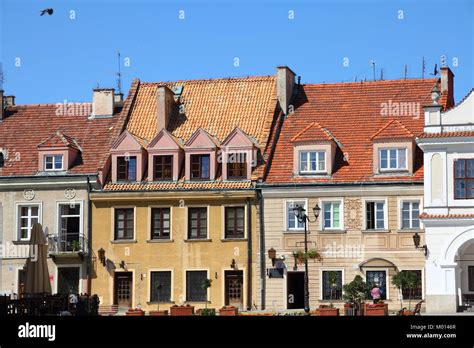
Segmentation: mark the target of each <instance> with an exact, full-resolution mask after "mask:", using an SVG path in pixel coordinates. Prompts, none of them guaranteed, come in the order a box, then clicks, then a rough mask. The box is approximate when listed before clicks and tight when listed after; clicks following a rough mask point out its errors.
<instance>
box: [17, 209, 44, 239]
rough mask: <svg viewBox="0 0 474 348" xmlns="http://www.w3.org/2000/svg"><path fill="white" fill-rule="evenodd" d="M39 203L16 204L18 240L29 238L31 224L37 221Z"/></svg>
mask: <svg viewBox="0 0 474 348" xmlns="http://www.w3.org/2000/svg"><path fill="white" fill-rule="evenodd" d="M39 212H40V208H39V205H20V206H18V219H19V221H18V240H30V233H31V228H32V227H33V224H35V223H37V222H39Z"/></svg>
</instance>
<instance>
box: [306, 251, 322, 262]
mask: <svg viewBox="0 0 474 348" xmlns="http://www.w3.org/2000/svg"><path fill="white" fill-rule="evenodd" d="M308 258H310V259H313V260H315V259H317V260H321V259H322V257H321V254H320V253H319V252H318V251H317V250H316V249H310V250H308Z"/></svg>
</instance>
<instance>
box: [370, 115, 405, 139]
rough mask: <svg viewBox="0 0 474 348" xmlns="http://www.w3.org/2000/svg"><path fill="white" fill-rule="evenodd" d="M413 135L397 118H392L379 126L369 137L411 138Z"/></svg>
mask: <svg viewBox="0 0 474 348" xmlns="http://www.w3.org/2000/svg"><path fill="white" fill-rule="evenodd" d="M413 137H414V135H413V133H412V132H410V130H408V129H407V127H405V125H403V124H402V123H401V122H400V121H399V120H396V119H392V120H390V121H388V122H387V124H386V125H384V126H383V127H382V128H380V129H379V130H378V131H377V132H376V133H375V134H374V135H372V136H371V137H370V139H396V138H413Z"/></svg>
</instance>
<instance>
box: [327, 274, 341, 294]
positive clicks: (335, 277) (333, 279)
mask: <svg viewBox="0 0 474 348" xmlns="http://www.w3.org/2000/svg"><path fill="white" fill-rule="evenodd" d="M331 299H332V300H342V271H323V300H331Z"/></svg>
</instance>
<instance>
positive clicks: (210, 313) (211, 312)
mask: <svg viewBox="0 0 474 348" xmlns="http://www.w3.org/2000/svg"><path fill="white" fill-rule="evenodd" d="M201 315H202V316H215V315H216V310H215V309H214V308H204V309H202V310H201Z"/></svg>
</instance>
